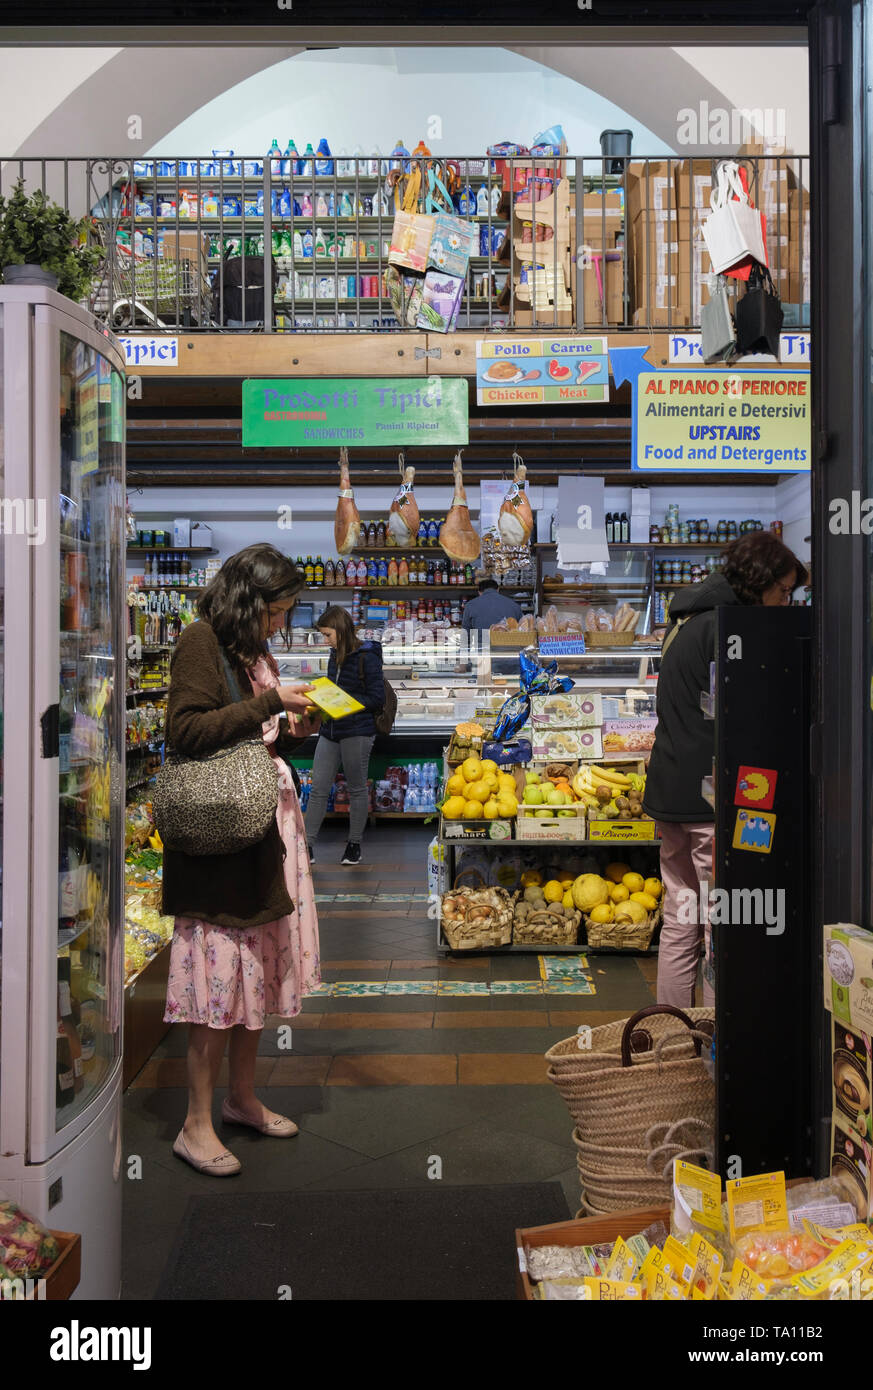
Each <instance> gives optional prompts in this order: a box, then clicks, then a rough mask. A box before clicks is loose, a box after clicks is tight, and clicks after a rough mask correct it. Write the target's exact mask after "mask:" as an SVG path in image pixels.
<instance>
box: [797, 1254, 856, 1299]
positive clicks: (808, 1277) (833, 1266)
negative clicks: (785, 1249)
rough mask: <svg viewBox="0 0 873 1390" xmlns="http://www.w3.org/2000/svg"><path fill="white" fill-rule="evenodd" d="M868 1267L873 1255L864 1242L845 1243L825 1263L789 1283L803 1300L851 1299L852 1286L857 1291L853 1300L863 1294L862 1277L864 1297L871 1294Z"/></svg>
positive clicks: (823, 1261)
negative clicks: (865, 1287)
mask: <svg viewBox="0 0 873 1390" xmlns="http://www.w3.org/2000/svg"><path fill="white" fill-rule="evenodd" d="M871 1264H873V1253H871V1251H870V1249H869V1248H868V1246H867V1244H866V1242H863V1243H862V1242H861V1241H857V1240H844V1241H843V1242H842V1244H841V1245H838V1246H837V1248H836V1250H832V1251H831V1252H830V1254H829V1255H828V1257H827V1259H825V1260H822V1262H821V1263H820V1264H818V1265H816V1267H815V1268H814V1269H810V1270H807V1271H806V1272H805V1273H804V1274H796V1275H795V1276H794V1278H793V1279H792V1280H791V1283H792V1284H793V1285H794V1287H795V1288H796V1289H798V1291H799V1292H800V1294H801V1295H802V1296H803V1297H804V1298H818V1299H827V1300H832V1299H846V1298H851V1297H852V1291H853V1286H854V1287H856V1288H857V1290H858V1292H857V1294H856V1295H855V1296H856V1297H857V1298H861V1297H863V1295H864V1292H865V1290H864V1282H865V1276H866V1277H867V1278H866V1282H867V1283H868V1288H867V1290H866V1293H867V1295H868V1296H869V1295H870V1294H873V1280H870V1279H869V1274H870V1267H871Z"/></svg>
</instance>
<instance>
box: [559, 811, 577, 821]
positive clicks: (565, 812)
mask: <svg viewBox="0 0 873 1390" xmlns="http://www.w3.org/2000/svg"><path fill="white" fill-rule="evenodd" d="M558 815H559V816H572V817H573V819H574V820H575V819H576V812H575V811H566V810H564V811H559V812H558Z"/></svg>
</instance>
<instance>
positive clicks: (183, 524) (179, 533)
mask: <svg viewBox="0 0 873 1390" xmlns="http://www.w3.org/2000/svg"><path fill="white" fill-rule="evenodd" d="M190 544H191V519H190V517H177V518H176V520H175V521H174V522H173V545H174V546H175V547H176V549H182V550H184V548H185V547H186V546H189V545H190Z"/></svg>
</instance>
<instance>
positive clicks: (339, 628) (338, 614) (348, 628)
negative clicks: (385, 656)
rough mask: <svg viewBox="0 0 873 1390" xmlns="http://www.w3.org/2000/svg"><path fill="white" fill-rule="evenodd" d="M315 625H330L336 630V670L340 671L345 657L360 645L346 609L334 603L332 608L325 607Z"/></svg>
mask: <svg viewBox="0 0 873 1390" xmlns="http://www.w3.org/2000/svg"><path fill="white" fill-rule="evenodd" d="M317 626H318V627H319V628H324V627H332V628H333V629H334V631H335V632H336V669H337V672H339V671H341V670H342V669H343V663H344V662H345V660H346V657H348V656H351V654H352V652H356V651H357V650H358V649H359V647H360V646H361V643H360V642H359V641H358V634H357V633H356V632H355V625H354V623H353V622H352V620H351V618H350V617H349V613H348V609H346V608H339V607H338V606H337V605H336V604H334V606H333V607H332V608H325V610H324V612H323V613H322V615H321V617H320V618H319V620H318V623H317Z"/></svg>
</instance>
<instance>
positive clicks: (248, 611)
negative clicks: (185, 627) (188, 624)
mask: <svg viewBox="0 0 873 1390" xmlns="http://www.w3.org/2000/svg"><path fill="white" fill-rule="evenodd" d="M305 583H306V580H305V578H304V576H303V575H302V574H301V573H300V571H299V570H298V568H297V566H296V565H295V563H294V561H293V560H289V558H288V556H287V555H283V554H282V553H281V551H279V550H277V549H276V547H275V546H274V545H247V546H246V548H245V550H238V551H237V553H236V555H231V557H230V559H229V560H225V562H224V564H223V565H222V567H221V569H220V570H219V571H218V574H217V575H216V576H215V578H214V579H213V581H212V583H211V584H209V585H208V586H207V588H206V590H205V592H204V593H203V594H202V595H201V597H200V599H199V601H198V604H197V610H198V613H199V615H200V617H201V618H203V619H204V621H205V622H207V623H209V624H210V625H211V627H212V629H213V631H214V632H215V635H216V637H217V638H218V640H219V642H220V643H221V645H222V646H223V647H224V649H225V651H226V652H227V654H228V656H229V657H230V658H231V660H232V661H235V662H236V664H237V665H238V666H242V667H244V668H249V667H252V666H254V665H255V663H256V662H257V660H258V658H259V657H260V656H262V655H263V654H264V651H265V650H266V643H265V641H264V638H263V636H262V621H263V618H264V617H265V615H266V612H267V609H268V607H269V606H270V604H271V603H283V602H285V601H286V600H290V599H293V598H296V596H297V594H299V593H300V590H301V589H302V588H304V586H305Z"/></svg>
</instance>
